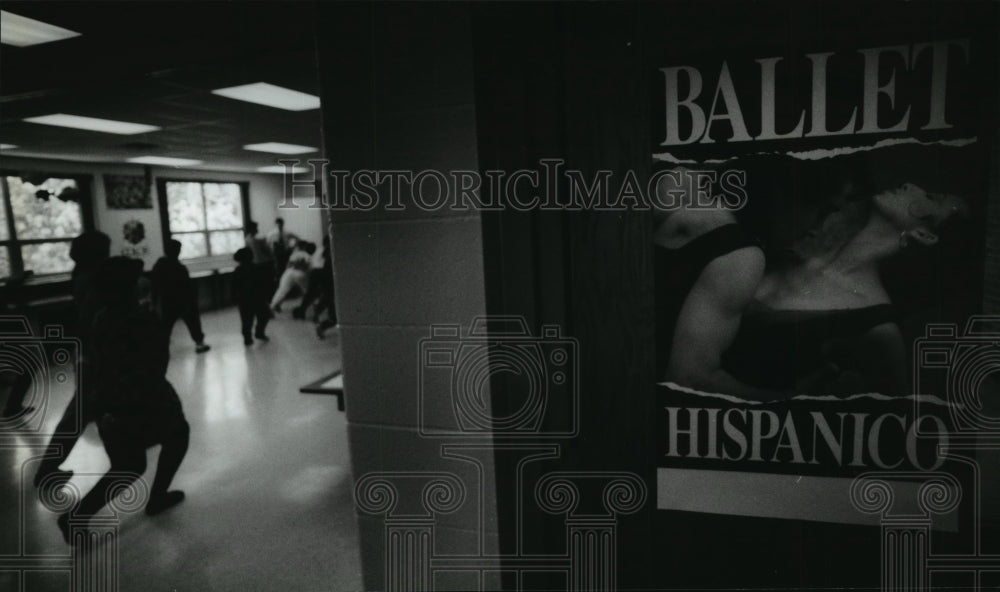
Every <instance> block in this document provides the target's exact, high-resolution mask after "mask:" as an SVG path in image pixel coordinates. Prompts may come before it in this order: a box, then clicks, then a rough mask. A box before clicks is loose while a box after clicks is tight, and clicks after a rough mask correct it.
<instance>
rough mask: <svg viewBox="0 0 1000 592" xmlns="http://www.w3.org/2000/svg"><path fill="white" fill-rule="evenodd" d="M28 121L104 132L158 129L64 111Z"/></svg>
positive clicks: (138, 131) (126, 132)
mask: <svg viewBox="0 0 1000 592" xmlns="http://www.w3.org/2000/svg"><path fill="white" fill-rule="evenodd" d="M25 121H28V122H30V123H41V124H43V125H55V126H58V127H71V128H73V129H82V130H88V131H92V132H104V133H106V134H122V135H126V136H128V135H132V134H144V133H147V132H155V131H156V130H158V129H160V128H158V127H157V126H155V125H146V124H145V123H132V122H130V121H115V120H113V119H98V118H97V117H83V116H80V115H67V114H65V113H53V114H52V115H41V116H39V117H28V118H26V119H25Z"/></svg>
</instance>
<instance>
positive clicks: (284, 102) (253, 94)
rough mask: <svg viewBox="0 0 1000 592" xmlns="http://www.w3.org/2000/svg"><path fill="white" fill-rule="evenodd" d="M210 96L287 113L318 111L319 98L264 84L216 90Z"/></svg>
mask: <svg viewBox="0 0 1000 592" xmlns="http://www.w3.org/2000/svg"><path fill="white" fill-rule="evenodd" d="M212 94H214V95H219V96H221V97H228V98H230V99H236V100H238V101H247V102H249V103H257V104H258V105H267V106H268V107H277V108H278V109H287V110H288V111H308V110H309V109H319V97H317V96H314V95H309V94H306V93H304V92H299V91H297V90H291V89H288V88H282V87H280V86H275V85H273V84H268V83H266V82H255V83H253V84H244V85H242V86H231V87H229V88H218V89H215V90H213V91H212Z"/></svg>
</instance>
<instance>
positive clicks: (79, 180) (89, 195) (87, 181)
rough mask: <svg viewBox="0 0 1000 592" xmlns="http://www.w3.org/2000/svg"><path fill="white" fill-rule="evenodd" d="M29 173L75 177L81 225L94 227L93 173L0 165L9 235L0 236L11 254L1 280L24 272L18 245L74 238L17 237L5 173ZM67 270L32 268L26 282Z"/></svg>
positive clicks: (0, 188)
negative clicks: (4, 166)
mask: <svg viewBox="0 0 1000 592" xmlns="http://www.w3.org/2000/svg"><path fill="white" fill-rule="evenodd" d="M28 175H47V177H48V178H49V179H71V180H73V181H75V182H76V187H77V189H78V190H79V192H80V198H79V201H78V202H77V203H79V204H80V218H81V220H80V222H81V227H82V228H83V232H88V231H91V230H93V229H94V209H93V195H94V193H93V183H94V176H93V175H91V174H85V173H58V172H51V171H47V170H44V169H41V170H38V171H35V170H17V169H11V168H0V207H3V208H4V215H5V217H6V219H7V235H8V237H9V238H6V239H0V248H7V252H8V254H9V257H10V270H11V274H10V275H9V276H6V277H0V283H6V282H8V281H10V280H11V278H15V277H19V276H20V275H22V274H24V271H25V269H24V256H23V253H22V252H21V248H22V247H23V246H24V245H38V244H45V243H72V242H73V239H74V238H76V237H75V236H71V237H68V238H28V239H21V238H18V236H17V225H16V224H15V222H14V204H12V203H11V200H10V186H9V184H8V183H7V177H18V178H21V179H24V178H25V177H26V176H28ZM32 271H34V270H32ZM70 273H72V268H70V269H69V270H66V271H57V272H54V273H38V272H37V271H34V273H33V275H32V277H31V280H29V283H30V282H31V281H33V280H34V279H35V278H48V279H52V278H56V279H59V278H63V277H68V276H69V275H70Z"/></svg>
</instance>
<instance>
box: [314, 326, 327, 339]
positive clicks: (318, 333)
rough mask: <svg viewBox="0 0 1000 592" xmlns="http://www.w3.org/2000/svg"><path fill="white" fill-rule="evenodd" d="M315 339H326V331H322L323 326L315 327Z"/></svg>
mask: <svg viewBox="0 0 1000 592" xmlns="http://www.w3.org/2000/svg"><path fill="white" fill-rule="evenodd" d="M316 337H319V338H320V339H326V331H324V330H323V325H316Z"/></svg>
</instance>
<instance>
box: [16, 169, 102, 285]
mask: <svg viewBox="0 0 1000 592" xmlns="http://www.w3.org/2000/svg"><path fill="white" fill-rule="evenodd" d="M85 186H86V183H85V182H84V180H83V179H82V178H75V177H68V176H58V175H49V174H46V173H20V174H15V173H10V172H5V173H0V202H2V203H0V279H3V278H9V277H11V276H17V275H20V274H22V273H24V272H27V271H31V272H34V274H35V275H51V274H58V273H67V272H69V271H71V270H72V269H73V261H72V259H70V258H69V247H70V243H71V242H72V240H73V238H75V237H76V236H77V235H79V234H80V233H81V232H83V231H84V229H85V228H86V227H87V224H85V216H88V215H89V211H88V209H87V206H88V205H89V204H88V203H87V200H85V199H82V198H83V195H84V193H83V190H84V189H88V187H85Z"/></svg>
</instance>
